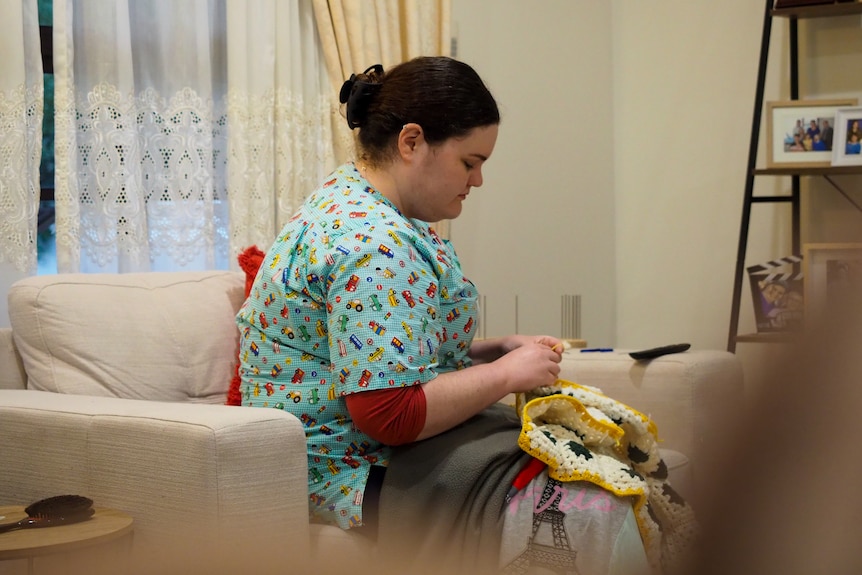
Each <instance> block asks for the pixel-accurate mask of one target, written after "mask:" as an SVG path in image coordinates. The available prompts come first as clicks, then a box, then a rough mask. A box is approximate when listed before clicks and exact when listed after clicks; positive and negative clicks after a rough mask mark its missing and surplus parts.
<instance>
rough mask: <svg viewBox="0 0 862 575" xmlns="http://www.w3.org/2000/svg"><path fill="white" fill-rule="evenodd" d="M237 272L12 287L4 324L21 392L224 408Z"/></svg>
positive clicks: (34, 280)
mask: <svg viewBox="0 0 862 575" xmlns="http://www.w3.org/2000/svg"><path fill="white" fill-rule="evenodd" d="M243 282H244V276H243V274H241V273H237V272H225V271H206V272H148V273H128V274H59V275H49V276H34V277H29V278H25V279H23V280H20V281H18V282H16V283H15V284H13V285H12V287H11V288H10V290H9V318H10V320H11V323H12V332H13V337H14V339H15V344H16V345H17V347H18V350H19V352H20V354H21V358H22V360H23V363H24V368H25V370H26V372H27V386H28V388H30V389H38V390H44V391H53V392H58V393H69V394H77V395H99V396H114V397H122V398H129V399H149V400H158V401H193V402H202V403H224V402H225V398H226V393H227V389H228V386H229V384H230V380H231V377H232V376H233V373H234V370H235V366H236V360H237V349H238V336H239V333H238V330H237V327H236V324H235V323H234V315H235V314H236V312H237V310H238V309H239V307H240V305H242V302H243V301H244V299H245V297H244V289H243V286H244V283H243Z"/></svg>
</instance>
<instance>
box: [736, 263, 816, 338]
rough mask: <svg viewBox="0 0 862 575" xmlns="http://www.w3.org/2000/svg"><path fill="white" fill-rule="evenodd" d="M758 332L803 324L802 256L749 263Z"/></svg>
mask: <svg viewBox="0 0 862 575" xmlns="http://www.w3.org/2000/svg"><path fill="white" fill-rule="evenodd" d="M746 271H748V278H749V281H750V282H751V295H752V298H753V301H754V318H755V321H756V322H757V331H758V332H775V331H792V330H794V329H798V328H800V327H801V325H802V309H803V298H804V293H803V291H802V256H798V255H794V256H786V257H783V258H778V259H775V260H770V261H768V262H765V263H762V264H757V265H753V266H749V267H747V268H746Z"/></svg>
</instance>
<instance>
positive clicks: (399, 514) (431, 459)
mask: <svg viewBox="0 0 862 575" xmlns="http://www.w3.org/2000/svg"><path fill="white" fill-rule="evenodd" d="M520 429H521V423H520V421H519V419H518V415H517V413H516V412H515V409H514V408H513V407H510V406H505V405H502V404H495V405H493V406H491V407H489V408H488V409H486V410H485V411H483V412H481V413H479V414H478V415H476V416H474V417H473V418H471V419H469V420H468V421H466V422H465V423H463V424H461V425H459V426H457V427H455V428H453V429H451V430H449V431H447V432H445V433H442V434H440V435H438V436H435V437H432V438H430V439H426V440H424V441H420V442H417V443H413V444H410V445H405V446H401V447H398V448H396V449H395V450H394V452H393V454H392V458H391V459H390V463H389V468H388V470H387V472H386V478H385V480H384V481H383V486H382V488H381V492H380V524H379V532H378V550H379V552H380V553H379V554H380V558H381V560H382V561H383V562H384V564H387V565H389V566H390V567H391V568H392V569H393V570H394V571H398V572H405V573H406V572H408V571H409V572H411V573H422V572H425V571H428V572H431V571H433V572H435V573H441V572H454V573H489V572H492V571H496V570H497V566H498V563H499V558H500V538H501V533H502V529H503V512H504V506H505V496H506V492H507V491H508V489H509V487H510V486H511V485H512V481H513V480H514V478H515V476H516V475H517V473H518V471H519V470H520V469H521V468H522V467H523V466H524V465H525V464H526V462H527V461H528V460H529V458H530V456H529V455H527V454H526V453H525V452H524V451H523V450H522V449H521V448H519V447H518V434H519V432H520Z"/></svg>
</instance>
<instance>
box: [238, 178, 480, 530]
mask: <svg viewBox="0 0 862 575" xmlns="http://www.w3.org/2000/svg"><path fill="white" fill-rule="evenodd" d="M476 301H477V293H476V288H475V286H474V285H473V284H472V283H471V282H470V281H469V280H467V279H466V278H465V277H464V276H463V274H462V273H461V268H460V265H459V263H458V258H457V256H456V254H455V252H454V250H453V249H452V247H451V246H450V244H449V243H448V242H444V241H442V240H441V239H440V238H439V237H438V236H437V235H436V233H435V232H434V231H433V230H432V229H431V228H430V227H429V225H428V224H427V223H424V222H419V221H414V220H409V219H407V218H404V217H403V216H402V215H401V214H400V213H399V212H398V210H397V209H396V208H395V206H394V205H393V204H392V203H390V202H389V201H388V200H387V199H386V198H385V197H383V196H382V195H381V194H380V193H378V192H377V191H375V190H374V189H373V188H371V187H370V185H369V183H368V182H367V181H366V180H365V179H364V178H363V177H362V176H361V175H360V174H359V172H358V171H357V169H356V168H355V166H354V165H353V164H345V165H343V166H341V167H340V168H338V169H337V170H336V171H335V172H334V173H333V174H332V175H331V176H330V177H329V178H328V180H327V181H326V183H325V184H324V185H323V186H322V187H321V188H320V189H319V190H317V191H316V192H315V193H314V194H312V196H311V197H309V198H308V200H307V201H306V202H305V204H304V205H303V206H302V208H301V209H300V210H299V212H298V213H297V214H296V215H295V216H294V217H293V218H292V219H291V220H290V221H289V222H288V223H287V224H286V225H285V227H284V229H283V230H282V232H281V235H280V236H279V237H278V238H277V239H276V241H275V242H274V245H273V247H272V248H271V249H270V250H269V252H268V254H267V256H266V258H265V259H264V261H263V263H262V264H261V266H260V270H259V271H258V275H257V277H256V278H255V282H254V285H253V287H252V291H251V294H250V295H249V297H248V299H247V300H246V302H245V303H244V304H243V306H242V308H241V309H240V310H239V313H238V314H237V325H238V326H239V328H240V332H241V337H240V350H239V354H240V360H241V366H240V377H241V379H242V384H241V386H240V391H241V394H242V403H243V405H247V406H253V407H272V408H276V409H284V410H286V411H289V412H291V413H293V414H294V415H296V416H297V417H298V418H299V419H300V421H301V422H302V423H303V424H304V425H305V428H306V437H307V440H308V457H309V459H308V467H309V477H308V482H309V494H310V496H309V510H310V515H311V517H312V519H313V520H317V521H322V522H326V523H331V524H336V525H338V526H340V527H342V528H345V529H347V528H350V527H355V526H358V525H361V524H362V495H363V492H364V488H365V483H366V481H367V478H368V473H369V470H370V466H371V465H372V464H376V465H387V463H388V457H389V448H388V447H387V446H385V445H382V444H380V443H377V442H376V441H374V440H373V439H371V438H370V437H368V436H366V435H365V434H363V433H362V432H361V431H359V430H357V429H356V428H355V427H354V426H353V422H352V421H351V419H350V415H349V413H348V411H347V407H346V404H345V401H344V396H345V395H347V394H351V393H359V392H362V391H366V390H377V389H386V388H391V387H397V386H410V385H419V384H422V383H425V382H427V381H429V380H431V379H433V378H434V377H435V376H436V374H438V373H443V372H447V371H452V370H456V369H460V368H464V367H467V366H469V365H470V359H469V358H468V357H467V351H468V350H469V348H470V343H471V341H472V338H473V333H474V331H475V322H476V319H477V309H476Z"/></svg>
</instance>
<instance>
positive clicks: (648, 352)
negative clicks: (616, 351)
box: [629, 343, 691, 360]
mask: <svg viewBox="0 0 862 575" xmlns="http://www.w3.org/2000/svg"><path fill="white" fill-rule="evenodd" d="M690 347H691V344H690V343H674V344H671V345H663V346H661V347H653V348H650V349H642V350H640V351H633V352H631V353H630V354H629V356H631V358H632V359H637V360H641V359H655V358H656V357H661V356H663V355H668V354H671V353H682V352H684V351H686V350H687V349H688V348H690Z"/></svg>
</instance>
